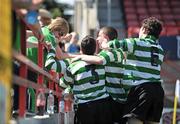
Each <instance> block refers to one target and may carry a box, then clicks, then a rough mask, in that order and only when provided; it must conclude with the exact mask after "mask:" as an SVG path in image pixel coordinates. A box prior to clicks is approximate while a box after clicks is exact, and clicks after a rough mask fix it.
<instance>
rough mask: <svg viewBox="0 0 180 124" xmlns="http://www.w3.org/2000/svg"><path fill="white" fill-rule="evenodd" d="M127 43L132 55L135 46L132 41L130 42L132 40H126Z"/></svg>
mask: <svg viewBox="0 0 180 124" xmlns="http://www.w3.org/2000/svg"><path fill="white" fill-rule="evenodd" d="M126 41H127V46H128V51H129V52H130V53H133V50H134V49H133V48H134V46H133V45H134V44H132V41H131V40H130V39H126Z"/></svg>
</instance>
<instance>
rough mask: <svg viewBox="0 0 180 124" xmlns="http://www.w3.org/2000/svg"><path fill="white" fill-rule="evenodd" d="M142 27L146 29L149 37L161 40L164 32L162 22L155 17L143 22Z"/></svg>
mask: <svg viewBox="0 0 180 124" xmlns="http://www.w3.org/2000/svg"><path fill="white" fill-rule="evenodd" d="M142 27H143V28H145V30H146V34H147V35H152V36H154V37H156V38H159V35H160V33H161V31H162V22H161V21H159V20H158V19H157V18H155V17H149V18H147V19H144V20H143V21H142Z"/></svg>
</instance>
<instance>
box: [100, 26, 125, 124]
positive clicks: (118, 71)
mask: <svg viewBox="0 0 180 124" xmlns="http://www.w3.org/2000/svg"><path fill="white" fill-rule="evenodd" d="M103 38H105V39H107V42H108V41H110V40H117V38H118V33H117V31H116V29H114V28H113V27H103V28H101V29H100V31H99V32H98V37H97V42H98V44H99V47H100V48H102V46H101V44H102V42H103V40H101V39H103ZM100 55H101V53H100ZM105 72H106V89H107V92H108V93H109V95H110V96H111V99H110V101H111V111H112V123H116V124H124V123H125V121H124V120H123V119H122V117H123V109H124V104H125V101H126V99H127V92H126V89H124V85H123V81H122V78H123V63H121V62H110V63H107V64H106V66H105Z"/></svg>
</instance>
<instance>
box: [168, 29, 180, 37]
mask: <svg viewBox="0 0 180 124" xmlns="http://www.w3.org/2000/svg"><path fill="white" fill-rule="evenodd" d="M166 32H167V36H176V35H178V34H179V32H178V29H177V28H175V27H167V31H166Z"/></svg>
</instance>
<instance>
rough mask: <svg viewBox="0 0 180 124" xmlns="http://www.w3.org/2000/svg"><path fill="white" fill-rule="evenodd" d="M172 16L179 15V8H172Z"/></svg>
mask: <svg viewBox="0 0 180 124" xmlns="http://www.w3.org/2000/svg"><path fill="white" fill-rule="evenodd" d="M172 11H173V13H174V14H180V6H179V7H178V8H175V7H174V8H172Z"/></svg>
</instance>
